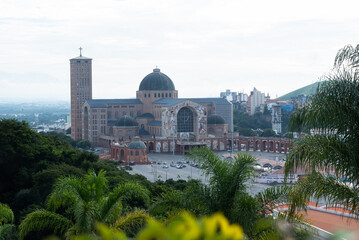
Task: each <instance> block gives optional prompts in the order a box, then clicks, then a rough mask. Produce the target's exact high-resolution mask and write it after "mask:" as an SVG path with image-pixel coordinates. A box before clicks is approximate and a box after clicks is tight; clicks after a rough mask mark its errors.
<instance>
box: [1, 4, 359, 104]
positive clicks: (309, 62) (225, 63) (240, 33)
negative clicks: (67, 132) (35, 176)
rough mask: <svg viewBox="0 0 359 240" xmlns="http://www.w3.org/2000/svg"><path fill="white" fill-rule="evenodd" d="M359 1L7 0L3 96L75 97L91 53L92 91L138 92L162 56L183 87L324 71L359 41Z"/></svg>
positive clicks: (213, 92)
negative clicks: (74, 65)
mask: <svg viewBox="0 0 359 240" xmlns="http://www.w3.org/2000/svg"><path fill="white" fill-rule="evenodd" d="M358 9H359V2H358V1H344V0H341V1H328V0H326V1H321V0H320V1H319V0H310V1H306V0H301V1H288V0H283V1H277V0H271V1H268V0H262V1H255V0H252V1H248V0H246V1H240V0H228V1H227V0H178V1H175V0H173V1H172V0H163V1H160V0H159V1H151V0H124V1H115V0H61V1H59V0H37V1H36V0H1V1H0V100H4V99H11V100H34V99H37V100H38V99H51V100H66V101H69V100H70V77H69V76H70V69H69V59H70V58H73V57H77V56H78V55H79V50H78V48H79V47H80V46H81V47H83V51H82V53H83V55H84V56H86V57H91V58H93V63H92V66H93V97H94V98H134V97H135V92H136V90H138V87H139V84H140V82H141V80H142V79H143V78H144V77H145V76H146V75H147V74H149V73H150V72H152V70H153V68H155V67H156V65H157V66H158V67H159V68H160V69H161V71H162V72H163V73H165V74H167V75H168V76H169V77H170V78H171V79H172V80H173V82H174V84H175V87H176V89H177V90H178V91H179V97H217V96H219V92H221V91H225V90H226V89H231V90H232V91H244V92H246V93H249V92H250V91H251V90H252V89H253V87H256V88H257V89H258V90H260V91H262V92H265V93H269V94H270V96H271V97H272V98H275V97H276V96H278V97H279V96H281V95H283V94H285V93H287V92H290V91H292V90H295V89H297V88H300V87H303V86H305V85H308V84H311V83H313V82H316V81H318V79H319V78H320V77H321V76H322V75H323V74H326V73H328V72H329V71H330V69H331V68H332V65H333V60H334V57H335V54H336V52H337V51H338V50H339V49H340V48H342V47H343V46H345V45H346V44H352V45H356V44H358V43H359V28H358V26H359V14H358Z"/></svg>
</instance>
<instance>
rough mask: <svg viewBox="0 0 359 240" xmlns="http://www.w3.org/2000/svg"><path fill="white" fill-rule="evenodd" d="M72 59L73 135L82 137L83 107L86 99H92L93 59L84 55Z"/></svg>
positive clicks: (78, 137)
mask: <svg viewBox="0 0 359 240" xmlns="http://www.w3.org/2000/svg"><path fill="white" fill-rule="evenodd" d="M79 50H80V56H78V57H75V58H72V59H70V79H71V137H72V138H73V139H74V140H79V139H82V128H83V126H82V124H83V123H82V111H83V110H82V109H83V104H84V102H85V101H86V100H88V99H92V59H91V58H88V57H84V56H82V48H81V47H80V48H79Z"/></svg>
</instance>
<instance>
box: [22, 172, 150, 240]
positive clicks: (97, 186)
mask: <svg viewBox="0 0 359 240" xmlns="http://www.w3.org/2000/svg"><path fill="white" fill-rule="evenodd" d="M107 190H108V186H107V180H106V177H105V171H102V170H101V171H100V172H99V173H98V175H96V173H95V172H93V171H89V173H88V174H87V175H86V176H85V177H84V178H82V179H80V178H76V177H66V178H62V179H59V180H58V181H57V183H56V184H55V186H54V190H53V192H52V193H51V194H50V195H49V197H48V201H47V208H48V210H44V209H41V210H36V211H34V212H32V213H30V214H28V215H27V216H26V217H25V219H24V220H23V221H22V222H21V224H20V226H19V235H20V239H23V238H24V237H25V236H26V235H27V234H29V233H30V232H31V231H42V230H52V231H53V232H54V233H55V234H58V235H61V236H64V237H66V238H70V237H71V236H73V235H78V234H81V233H93V232H94V231H95V225H96V223H98V222H103V223H106V224H109V225H111V224H114V223H115V222H116V220H117V219H118V218H119V217H120V216H121V213H122V209H123V205H122V203H124V205H125V207H127V208H130V207H132V206H133V204H130V203H131V202H134V203H135V204H139V205H147V204H148V203H149V197H148V194H147V190H146V189H144V188H143V187H142V186H140V185H137V184H134V183H125V184H121V185H119V186H118V187H116V188H115V189H114V190H113V191H112V192H111V193H108V194H107ZM58 212H61V213H62V214H60V213H58Z"/></svg>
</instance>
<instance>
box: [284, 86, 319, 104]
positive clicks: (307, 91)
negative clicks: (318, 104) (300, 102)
mask: <svg viewBox="0 0 359 240" xmlns="http://www.w3.org/2000/svg"><path fill="white" fill-rule="evenodd" d="M318 84H319V82H315V83H312V84H309V85H307V86H305V87H302V88H299V89H297V90H294V91H292V92H290V93H287V94H285V95H283V96H281V97H279V98H278V99H282V100H291V98H292V97H296V96H299V95H307V96H311V95H314V94H315V91H316V90H317V87H318Z"/></svg>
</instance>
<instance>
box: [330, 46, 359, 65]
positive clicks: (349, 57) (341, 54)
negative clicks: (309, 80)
mask: <svg viewBox="0 0 359 240" xmlns="http://www.w3.org/2000/svg"><path fill="white" fill-rule="evenodd" d="M344 64H347V65H348V66H350V67H357V66H358V65H359V45H357V46H356V47H355V48H354V47H353V46H351V45H346V46H344V47H343V48H342V49H340V50H339V51H338V53H337V55H336V57H335V60H334V67H337V68H339V67H341V66H343V65H344Z"/></svg>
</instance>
